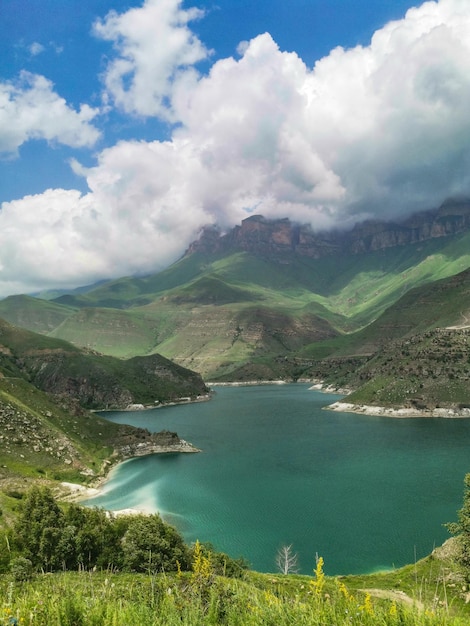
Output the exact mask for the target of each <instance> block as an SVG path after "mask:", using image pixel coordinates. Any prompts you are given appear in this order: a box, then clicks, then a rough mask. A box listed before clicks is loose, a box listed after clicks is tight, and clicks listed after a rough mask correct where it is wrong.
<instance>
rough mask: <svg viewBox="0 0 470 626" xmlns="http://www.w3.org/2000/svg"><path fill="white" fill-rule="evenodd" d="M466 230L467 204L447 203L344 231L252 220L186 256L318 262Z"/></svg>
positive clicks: (207, 236) (212, 233)
mask: <svg viewBox="0 0 470 626" xmlns="http://www.w3.org/2000/svg"><path fill="white" fill-rule="evenodd" d="M469 229H470V200H462V201H449V202H446V203H445V204H443V205H442V206H441V207H440V208H439V209H436V210H433V211H426V212H423V213H419V214H416V215H413V216H411V217H409V218H407V219H406V220H404V221H402V222H380V221H367V222H363V223H361V224H357V225H356V226H355V227H354V228H353V229H352V230H350V231H330V232H314V231H313V230H312V228H311V226H310V225H308V224H303V225H297V224H293V223H292V222H290V220H289V219H287V218H285V219H280V220H268V219H266V218H264V217H263V216H261V215H252V216H250V217H248V218H246V219H245V220H243V221H242V223H241V225H240V226H235V228H233V229H232V230H230V231H229V232H228V233H226V234H221V233H220V231H218V230H217V229H216V228H208V229H205V230H203V232H202V233H201V236H200V238H199V240H198V241H196V242H194V243H193V244H191V246H190V247H189V249H188V251H187V253H186V254H187V255H189V254H192V253H194V252H198V251H200V252H205V253H214V252H228V251H230V250H243V251H246V252H251V253H255V254H259V255H263V256H278V255H286V254H289V253H296V254H299V255H301V256H308V257H312V258H320V257H324V256H329V255H333V254H363V253H367V252H374V251H376V250H382V249H385V248H391V247H395V246H402V245H406V244H411V243H419V242H421V241H426V240H428V239H432V238H435V237H447V236H449V235H455V234H458V233H461V232H465V231H466V230H469Z"/></svg>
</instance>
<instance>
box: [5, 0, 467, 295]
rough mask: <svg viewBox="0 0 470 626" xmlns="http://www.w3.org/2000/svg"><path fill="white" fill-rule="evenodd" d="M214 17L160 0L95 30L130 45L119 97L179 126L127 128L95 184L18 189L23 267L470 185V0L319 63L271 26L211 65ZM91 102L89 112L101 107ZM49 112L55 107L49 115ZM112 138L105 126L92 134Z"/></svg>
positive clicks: (158, 249)
mask: <svg viewBox="0 0 470 626" xmlns="http://www.w3.org/2000/svg"><path fill="white" fill-rule="evenodd" d="M197 19H204V18H203V12H202V11H201V10H199V9H194V8H188V9H184V8H183V7H182V2H181V1H180V0H146V2H144V4H143V5H142V6H140V7H135V8H132V9H130V10H129V11H127V12H125V13H122V14H117V13H116V12H113V13H110V14H108V16H106V17H105V18H104V19H103V20H100V21H97V22H95V26H94V34H95V36H97V37H100V38H102V39H103V40H105V41H108V42H111V43H112V44H113V49H112V50H111V52H110V53H109V58H108V62H107V64H106V66H105V70H104V73H103V76H102V80H103V90H104V91H103V93H104V99H103V112H104V111H105V109H106V108H107V107H117V108H120V109H122V110H124V111H125V112H126V113H127V114H129V115H137V116H142V117H147V118H152V117H153V118H158V119H161V120H164V121H166V122H167V123H168V122H169V123H170V124H171V132H170V134H169V136H168V138H167V139H166V140H161V139H155V140H146V141H144V140H123V141H120V142H118V143H116V144H115V145H111V146H109V147H107V148H105V149H103V150H101V151H100V152H98V153H97V155H96V162H95V164H94V165H93V166H92V167H84V166H80V164H79V163H78V161H75V162H74V171H76V172H77V173H80V174H81V175H82V176H84V177H85V179H86V183H87V186H88V188H89V192H88V193H87V194H85V195H82V194H79V193H78V192H74V191H68V192H67V191H63V190H49V191H46V192H44V194H39V195H36V196H35V197H34V198H32V197H25V198H23V199H19V200H15V201H12V202H10V203H4V205H3V207H2V211H1V213H0V267H1V270H0V280H2V281H4V282H5V284H6V283H7V282H8V281H13V282H14V280H16V281H17V283H15V284H18V285H20V284H21V282H23V283H24V286H25V287H26V286H28V285H39V284H43V285H52V284H58V285H60V284H70V283H72V284H80V283H82V284H83V283H86V282H91V281H93V280H96V279H99V278H102V277H112V276H119V275H123V274H131V273H145V272H150V271H154V270H156V269H159V268H162V267H164V266H165V265H167V264H169V263H170V262H172V261H174V260H176V259H177V258H178V256H179V255H180V254H182V253H183V251H184V250H185V249H186V247H187V245H188V244H189V243H190V242H191V241H192V240H193V239H194V238H195V237H196V236H197V233H198V232H199V231H200V229H201V227H202V226H204V225H209V224H218V225H219V226H221V227H222V228H228V227H230V226H233V225H234V224H237V223H239V222H240V221H241V220H242V219H244V218H245V217H247V216H248V215H250V214H252V213H253V212H256V213H262V214H263V215H265V216H266V217H289V218H290V219H291V220H296V221H299V222H302V223H310V224H311V225H312V226H313V228H314V229H317V230H323V229H328V228H332V227H337V226H341V227H346V226H348V225H349V226H352V225H353V224H354V223H356V222H358V221H361V220H364V219H369V218H379V219H392V218H400V217H404V216H406V215H408V214H410V213H412V212H414V211H417V210H423V209H428V208H433V207H436V206H438V205H440V204H441V203H442V202H443V201H444V200H446V199H447V198H449V197H456V196H465V195H467V196H468V195H470V117H469V116H468V111H467V107H468V102H469V101H470V4H469V3H468V2H466V1H465V0H439V1H438V2H434V1H432V2H425V3H424V4H423V5H421V6H420V7H416V8H413V9H410V10H409V11H408V12H407V14H406V16H405V17H404V18H403V19H402V20H398V21H394V22H390V23H388V24H386V25H385V26H384V27H383V28H382V29H380V30H378V31H377V32H376V33H375V34H374V36H373V37H372V39H371V42H370V45H368V46H356V47H354V48H351V49H344V48H342V47H336V48H334V49H333V50H332V51H331V53H330V54H329V55H328V56H326V57H324V58H322V59H319V60H318V61H317V62H316V63H315V65H314V66H313V67H308V66H307V65H306V64H305V63H304V61H303V60H302V59H301V58H300V56H299V55H298V54H296V52H293V51H283V50H281V49H280V48H279V46H278V45H277V44H276V42H275V41H274V40H273V38H272V36H271V35H270V34H269V33H264V34H260V35H258V36H256V37H254V38H253V39H251V40H250V41H248V42H244V43H243V45H241V46H239V48H238V51H237V53H236V54H235V53H234V55H233V56H232V57H227V58H223V59H219V60H215V61H214V62H213V63H212V65H210V66H209V68H208V70H207V71H206V72H204V73H203V72H202V70H201V62H204V64H209V63H210V58H211V57H210V52H209V51H208V49H207V48H206V47H205V45H204V44H203V43H202V42H201V40H200V39H199V37H197V36H196V35H195V34H194V32H192V31H191V23H192V22H194V20H197ZM17 100H18V101H19V100H20V96H19V95H17ZM90 111H91V109H90ZM85 113H86V111H85V112H84V113H83V114H82V117H81V121H80V123H81V124H85V123H89V122H91V119H92V118H94V117H95V114H96V112H95V111H94V112H93V115H91V113H90V115H89V116H88V119H87V118H86V116H85ZM68 115H69V116H71V119H72V118H73V119H78V118H77V115H78V114H73V115H74V116H75V117H73V115H72V113H71V112H68ZM94 121H95V120H94ZM41 128H42V127H41V120H40V118H39V117H38V122H37V128H36V131H35V132H36V133H39V134H40V133H41V132H43V134H44V132H45V131H44V128H45V126H44V127H43V128H42V131H41ZM29 132H30V133H32V132H33V131H29ZM52 136H53V134H52ZM61 136H62V135H59V134H57V137H59V140H60V137H61ZM96 139H97V137H96V136H95V135H94V134H93V128H92V127H91V125H90V126H88V134H86V133H85V134H83V142H86V141H87V142H88V143H90V142H92V141H96ZM25 140H26V139H25ZM69 141H76V139H73V138H72V139H69ZM59 199H60V202H59ZM25 216H27V218H26V217H25ZM33 230H34V232H35V233H36V234H35V239H36V240H37V242H36V245H35V246H33V247H31V246H29V245H27V238H28V237H31V234H32V232H33ZM38 233H39V234H38ZM12 238H13V240H14V241H15V250H16V253H13V255H10V254H9V253H7V252H6V251H7V250H9V249H11V241H12ZM20 251H21V252H20ZM61 251H63V252H61ZM65 258H66V262H65ZM61 259H62V262H61ZM38 260H39V262H38ZM52 268H54V271H52ZM20 275H21V280H20V278H19V276H20ZM15 277H16V278H15ZM10 289H11V285H10V286H8V287H5V290H6V291H9V290H10Z"/></svg>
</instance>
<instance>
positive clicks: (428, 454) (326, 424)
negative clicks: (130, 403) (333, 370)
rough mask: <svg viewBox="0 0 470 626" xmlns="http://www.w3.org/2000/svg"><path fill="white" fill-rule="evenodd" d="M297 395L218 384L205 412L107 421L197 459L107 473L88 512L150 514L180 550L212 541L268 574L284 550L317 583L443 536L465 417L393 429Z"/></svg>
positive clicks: (461, 471)
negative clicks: (174, 444) (175, 437)
mask: <svg viewBox="0 0 470 626" xmlns="http://www.w3.org/2000/svg"><path fill="white" fill-rule="evenodd" d="M335 400H338V396H336V395H329V394H324V393H321V392H317V391H310V390H309V385H306V384H289V385H266V386H264V385H263V386H255V387H216V388H215V394H214V397H213V398H212V399H211V400H210V401H209V402H202V403H197V404H188V405H179V406H173V407H166V408H160V409H154V410H149V411H140V412H135V413H134V412H132V413H130V412H111V413H104V414H103V416H104V417H106V418H107V419H110V420H112V421H114V422H119V423H128V424H133V425H136V426H141V427H144V428H148V429H149V430H151V431H159V430H162V429H167V430H172V431H176V432H177V433H178V434H179V436H180V437H182V438H183V439H186V440H187V441H190V442H191V443H193V444H194V445H195V446H197V447H198V448H200V449H201V450H202V452H201V453H199V454H168V455H152V456H147V457H143V458H138V459H132V460H129V461H126V462H125V463H122V464H121V465H119V466H118V467H117V468H116V469H115V470H114V471H113V472H112V474H111V476H110V480H109V481H108V482H107V483H106V485H105V488H104V491H103V493H102V494H101V495H100V496H99V497H98V498H95V499H93V500H89V501H88V504H89V505H96V506H100V507H104V508H107V509H111V510H118V509H125V508H141V509H143V510H146V511H157V510H158V511H159V512H160V513H161V514H162V516H163V517H164V519H166V520H167V521H169V522H170V523H172V524H173V525H174V526H176V527H177V528H178V529H179V530H180V531H181V532H182V534H183V535H184V537H185V539H186V540H187V541H189V542H191V541H195V540H196V539H199V540H200V541H210V542H211V543H212V544H213V545H214V546H215V547H216V548H217V549H219V550H222V551H224V552H227V553H228V554H230V555H231V556H234V557H237V556H244V557H245V558H246V559H247V560H248V561H249V563H250V565H251V567H252V568H253V569H257V570H259V571H265V572H268V571H275V569H276V568H275V556H276V552H277V550H278V548H279V547H280V546H281V545H283V544H293V548H294V550H295V551H296V552H297V553H298V555H299V562H300V569H301V572H303V573H311V572H312V569H313V567H314V565H315V554H318V555H321V556H323V558H324V560H325V571H326V573H327V574H330V575H333V574H348V573H363V572H370V571H373V570H376V569H383V568H392V567H398V566H400V565H403V564H405V563H412V562H413V561H414V560H415V558H420V557H422V556H425V555H426V554H428V553H429V552H430V551H431V550H432V549H433V548H434V547H435V546H436V545H439V544H441V543H442V542H443V541H444V540H445V539H447V538H448V537H449V535H448V532H447V531H446V529H445V528H444V527H443V524H444V523H445V522H448V521H454V520H456V511H457V509H459V508H460V507H461V504H462V496H463V479H464V476H465V474H466V473H467V472H469V471H470V420H465V419H461V420H449V419H392V418H383V417H370V416H363V415H354V414H351V413H334V412H332V411H327V410H323V409H322V407H324V406H325V405H328V404H330V403H332V402H334V401H335Z"/></svg>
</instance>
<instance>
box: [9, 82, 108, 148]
mask: <svg viewBox="0 0 470 626" xmlns="http://www.w3.org/2000/svg"><path fill="white" fill-rule="evenodd" d="M97 114H98V110H97V109H93V108H91V107H90V106H88V105H87V104H83V105H81V107H80V110H79V111H78V112H77V111H75V110H74V109H72V108H71V107H70V106H68V105H67V103H66V101H65V100H64V99H63V98H61V97H60V96H59V95H58V94H57V93H56V92H55V91H54V88H53V84H52V83H51V81H49V80H47V78H45V77H44V76H40V75H37V74H31V73H29V72H26V71H23V72H21V74H20V77H19V80H18V81H17V82H15V83H12V82H4V83H0V153H7V154H8V153H11V154H15V153H16V151H17V149H18V148H19V146H21V145H22V144H23V143H24V142H25V141H28V140H30V139H46V140H47V141H51V142H53V141H57V142H59V143H62V144H65V145H67V146H72V147H83V146H87V147H91V146H93V145H94V143H95V142H96V140H97V139H98V137H99V136H100V132H99V131H98V129H97V128H95V127H94V126H93V125H92V124H91V120H93V118H94V117H95V116H96V115H97Z"/></svg>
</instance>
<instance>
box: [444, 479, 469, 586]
mask: <svg viewBox="0 0 470 626" xmlns="http://www.w3.org/2000/svg"><path fill="white" fill-rule="evenodd" d="M464 485H465V488H464V494H463V506H462V508H461V509H460V510H459V511H458V512H457V516H458V522H451V523H450V524H446V526H447V528H448V530H449V531H450V532H451V533H452V534H453V535H456V538H457V541H458V542H459V557H458V559H459V562H460V564H461V565H462V567H463V568H464V570H465V576H466V578H467V580H468V581H470V474H467V475H466V476H465V479H464Z"/></svg>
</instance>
